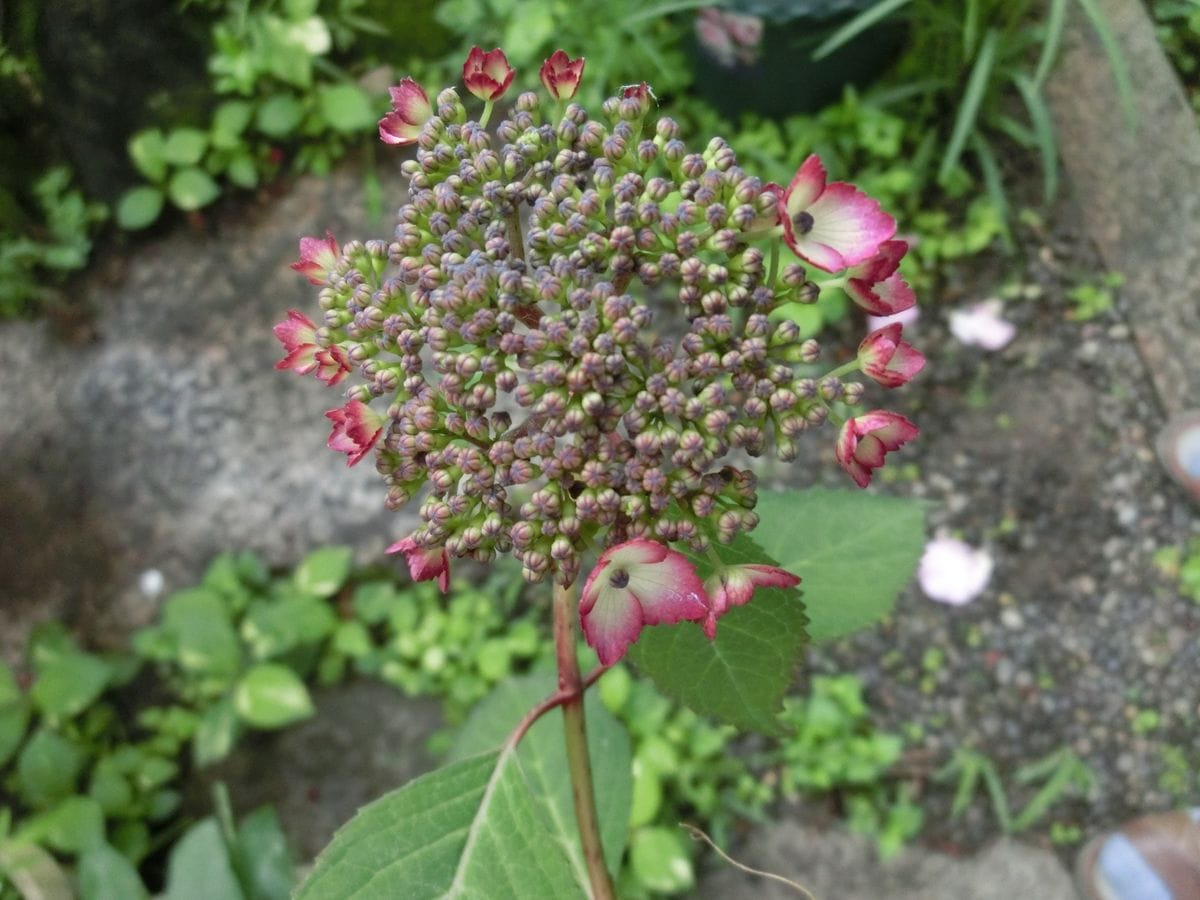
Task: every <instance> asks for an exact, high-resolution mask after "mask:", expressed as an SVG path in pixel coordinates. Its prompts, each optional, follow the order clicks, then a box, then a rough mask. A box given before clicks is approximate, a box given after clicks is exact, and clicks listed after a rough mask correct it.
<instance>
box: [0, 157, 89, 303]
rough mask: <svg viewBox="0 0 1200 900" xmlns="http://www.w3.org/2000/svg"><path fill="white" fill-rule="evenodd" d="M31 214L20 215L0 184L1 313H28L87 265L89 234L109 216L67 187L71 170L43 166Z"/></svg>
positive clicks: (44, 301) (13, 201)
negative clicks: (34, 208)
mask: <svg viewBox="0 0 1200 900" xmlns="http://www.w3.org/2000/svg"><path fill="white" fill-rule="evenodd" d="M32 193H33V199H34V201H35V204H36V209H37V211H36V213H35V214H34V215H32V216H28V217H27V216H25V215H24V214H23V213H22V212H21V211H20V206H19V203H18V201H17V198H16V197H14V196H11V195H9V194H8V192H7V191H6V190H5V189H4V188H3V187H0V318H9V317H13V316H21V315H28V314H29V313H32V312H35V311H36V310H38V309H39V308H40V307H41V306H43V305H45V303H46V302H47V301H48V300H49V298H50V297H51V295H52V293H53V289H54V287H55V286H56V285H57V284H59V283H61V282H62V281H63V280H64V279H65V277H66V276H67V275H69V274H71V273H72V272H77V271H79V270H80V269H82V268H83V267H84V266H85V265H86V264H87V259H88V255H89V254H90V253H91V250H92V235H93V233H94V232H95V230H96V228H97V226H98V225H99V224H100V223H102V222H103V221H104V220H105V218H107V216H108V211H107V209H106V208H105V207H104V205H103V204H101V203H90V202H88V201H87V200H86V199H85V198H84V195H83V193H82V192H81V191H79V190H78V189H76V188H73V187H71V171H70V170H69V169H67V168H66V167H64V166H55V167H52V168H50V169H48V170H47V171H46V172H45V174H44V175H42V176H41V177H40V178H39V179H38V180H37V181H36V182H34V184H33V191H32Z"/></svg>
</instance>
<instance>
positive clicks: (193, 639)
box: [162, 588, 242, 679]
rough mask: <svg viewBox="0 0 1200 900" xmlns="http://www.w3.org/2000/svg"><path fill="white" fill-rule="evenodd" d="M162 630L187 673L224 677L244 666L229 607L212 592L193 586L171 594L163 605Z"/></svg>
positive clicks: (230, 675) (231, 674)
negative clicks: (230, 618) (171, 643)
mask: <svg viewBox="0 0 1200 900" xmlns="http://www.w3.org/2000/svg"><path fill="white" fill-rule="evenodd" d="M162 630H163V632H164V633H165V634H166V635H167V636H168V637H169V639H170V640H171V641H172V642H173V644H174V648H175V655H176V657H177V658H178V660H179V665H180V667H181V668H183V669H184V671H186V672H193V673H199V674H204V675H212V676H213V677H216V678H221V679H224V678H231V677H232V676H233V675H234V674H235V673H236V672H237V670H238V668H239V667H240V666H241V660H242V648H241V643H240V642H239V641H238V636H237V632H235V631H234V630H233V624H232V623H231V622H230V620H229V610H228V609H227V608H226V606H225V603H224V602H223V601H222V599H221V598H220V597H219V596H218V595H217V594H215V593H213V592H212V591H207V590H204V589H203V588H190V589H188V590H185V591H180V592H178V593H176V594H173V595H171V597H170V599H168V600H167V603H166V606H165V607H164V608H163V624H162Z"/></svg>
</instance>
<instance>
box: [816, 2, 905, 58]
mask: <svg viewBox="0 0 1200 900" xmlns="http://www.w3.org/2000/svg"><path fill="white" fill-rule="evenodd" d="M908 3H909V0H879V2H878V3H876V4H875V5H874V6H870V7H868V8H867V9H864V10H863V11H862V12H860V13H859V14H858V15H857V16H855V17H854V18H853V19H851V20H850V21H849V22H847V23H846V24H845V25H843V26H842V27H841V28H839V29H838V30H837V31H835V32H834V33H833V34H831V35H830V36H829V37H827V38H826V39H825V40H824V41H822V42H821V45H820V46H819V47H817V49H816V50H814V51H813V53H812V58H813V60H814V61H816V60H819V59H824V58H825V57H826V56H828V55H829V54H830V53H832V52H833V51H834V50H837V49H838V48H839V47H841V46H842V45H844V44H848V43H850V41H852V40H854V39H855V38H856V37H858V36H859V35H860V34H862V33H863V32H864V31H866V30H867V29H868V28H870V27H871V26H872V25H874V24H875V23H876V22H880V21H882V20H883V19H886V18H887V17H888V16H890V15H891V14H892V13H894V12H896V10H898V9H901V8H902V7H904V6H907V5H908Z"/></svg>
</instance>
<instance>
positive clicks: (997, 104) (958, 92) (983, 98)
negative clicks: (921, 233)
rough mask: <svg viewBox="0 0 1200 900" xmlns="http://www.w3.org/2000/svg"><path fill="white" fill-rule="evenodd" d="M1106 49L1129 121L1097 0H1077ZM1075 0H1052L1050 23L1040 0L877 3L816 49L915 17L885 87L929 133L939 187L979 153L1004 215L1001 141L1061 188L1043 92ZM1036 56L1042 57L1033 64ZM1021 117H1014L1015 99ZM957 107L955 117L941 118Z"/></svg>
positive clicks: (1046, 192)
mask: <svg viewBox="0 0 1200 900" xmlns="http://www.w3.org/2000/svg"><path fill="white" fill-rule="evenodd" d="M1076 2H1077V3H1078V6H1079V9H1080V11H1081V12H1082V13H1083V15H1085V16H1086V17H1087V19H1088V20H1089V22H1090V24H1091V25H1092V28H1093V29H1094V31H1095V33H1096V34H1097V36H1098V37H1099V39H1100V41H1101V43H1102V44H1103V45H1104V47H1105V51H1106V53H1107V55H1108V61H1109V65H1110V66H1111V68H1112V73H1113V77H1114V78H1115V79H1116V81H1117V85H1118V88H1119V90H1120V93H1121V97H1122V102H1123V104H1124V106H1125V109H1126V115H1127V117H1129V118H1131V117H1132V115H1133V106H1132V87H1131V85H1130V82H1129V74H1128V71H1127V68H1126V65H1125V60H1124V57H1123V56H1122V55H1121V52H1120V50H1119V48H1118V47H1117V45H1116V42H1115V39H1114V37H1113V35H1112V31H1111V29H1110V28H1109V25H1108V22H1107V20H1106V19H1105V17H1104V16H1103V14H1102V12H1101V11H1100V9H1099V7H1098V6H1097V5H1096V4H1095V2H1094V0H1076ZM1069 3H1070V0H1052V2H1050V3H1049V4H1048V6H1047V7H1046V11H1045V18H1044V20H1039V19H1040V15H1041V13H1042V5H1041V4H1039V3H1035V2H1033V0H1020V2H1011V0H955V2H954V3H949V4H947V3H941V2H938V0H879V2H877V3H876V4H874V5H873V6H871V7H870V8H869V9H867V10H865V11H863V12H862V13H861V14H859V15H858V16H856V17H855V18H854V19H852V20H851V21H850V22H848V23H847V24H846V25H845V26H843V28H841V29H840V30H839V31H838V32H837V33H835V34H834V35H833V36H831V37H830V39H829V40H827V41H826V42H825V43H824V44H823V45H822V46H821V47H820V48H818V50H817V51H816V53H815V54H814V56H815V57H816V58H821V57H822V56H824V55H826V54H828V53H830V52H832V51H833V50H834V49H836V48H838V47H840V46H842V45H844V44H845V43H846V42H848V41H849V40H850V39H852V38H853V37H855V36H856V35H858V34H859V33H861V32H862V31H863V29H864V28H866V27H868V26H869V25H871V24H873V23H875V22H877V21H879V20H881V19H883V18H886V17H888V16H891V15H896V14H899V13H901V12H902V13H903V14H904V15H905V16H906V18H907V19H908V21H909V23H910V38H909V43H908V49H907V51H906V53H905V55H904V57H903V59H902V60H901V61H900V63H899V64H898V65H897V67H896V70H895V71H894V73H893V74H892V76H891V78H890V79H889V82H890V84H891V87H890V89H889V88H885V89H884V90H883V91H881V92H880V93H879V96H880V97H884V96H886V97H887V98H888V100H889V101H890V102H892V103H894V104H895V108H896V109H897V111H899V112H900V114H901V115H904V114H905V113H907V115H906V116H905V117H906V118H908V119H910V121H912V120H915V123H919V125H920V130H921V132H922V133H923V135H924V136H923V138H922V144H923V145H924V146H923V147H922V152H923V154H924V155H925V156H926V157H927V158H929V159H931V160H936V162H937V171H936V176H935V177H936V183H937V184H938V185H939V186H940V187H942V188H943V189H949V188H951V185H952V184H953V182H954V180H955V179H957V178H958V177H959V167H960V163H961V161H962V159H963V158H964V157H965V156H967V155H968V154H969V155H970V156H972V157H973V158H974V162H975V167H976V171H977V172H978V173H979V174H980V176H981V177H982V179H983V182H984V185H985V188H986V191H987V194H988V196H989V197H990V198H991V200H992V203H993V204H994V205H995V207H996V208H997V209H998V210H1000V211H1001V212H1002V213H1003V218H1004V219H1007V218H1008V215H1007V210H1008V205H1009V204H1008V199H1007V196H1006V194H1005V190H1004V184H1003V175H1002V173H1001V172H1000V169H999V165H998V162H997V157H998V155H999V154H998V152H997V144H998V142H999V141H1000V140H1004V141H1010V142H1012V143H1013V144H1015V145H1016V146H1018V147H1020V148H1022V149H1024V150H1027V151H1029V152H1033V153H1036V154H1037V156H1038V159H1039V161H1040V164H1041V170H1042V185H1043V200H1044V201H1046V202H1049V201H1050V200H1051V199H1053V197H1054V195H1055V193H1056V192H1057V187H1058V158H1057V142H1056V140H1055V136H1054V130H1053V124H1052V122H1051V120H1050V115H1049V112H1048V110H1047V108H1046V104H1045V100H1044V98H1043V96H1042V88H1043V87H1044V85H1045V81H1046V78H1047V77H1048V75H1049V72H1050V69H1051V68H1052V66H1053V64H1054V62H1055V59H1056V57H1057V55H1058V50H1059V46H1060V43H1061V39H1062V33H1063V27H1064V24H1065V19H1066V12H1067V8H1068V5H1069ZM1035 60H1036V62H1035ZM1014 96H1015V97H1016V98H1019V99H1020V101H1021V105H1022V108H1023V113H1024V114H1023V116H1019V117H1018V116H1015V115H1013V113H1012V108H1011V105H1010V104H1009V103H1008V100H1009V98H1011V97H1014ZM945 110H953V111H954V113H953V115H952V116H947V115H945V114H944V111H945Z"/></svg>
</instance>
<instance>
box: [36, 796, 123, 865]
mask: <svg viewBox="0 0 1200 900" xmlns="http://www.w3.org/2000/svg"><path fill="white" fill-rule="evenodd" d="M15 839H16V840H17V841H28V842H29V843H32V844H40V845H42V846H44V847H48V848H50V849H51V850H57V851H59V852H60V853H70V854H79V853H83V852H85V851H87V850H90V849H92V848H93V847H97V846H99V845H100V844H102V843H103V842H104V810H102V809H101V808H100V804H99V803H97V802H96V801H95V800H93V799H92V798H91V797H68V798H67V799H66V800H64V801H63V802H62V803H59V804H58V805H57V806H55V807H54V808H53V809H50V810H47V811H46V812H44V813H40V814H39V815H36V816H32V817H31V818H28V819H26V820H25V822H24V823H23V824H22V825H21V828H20V829H19V830H18V831H17V834H16V835H15Z"/></svg>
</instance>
